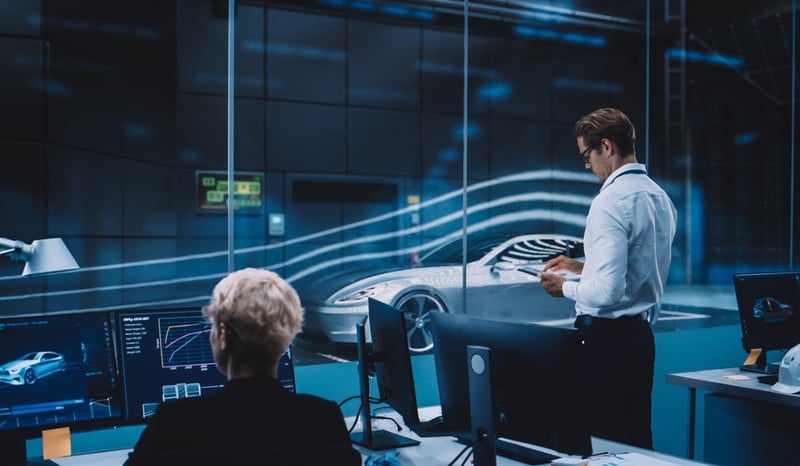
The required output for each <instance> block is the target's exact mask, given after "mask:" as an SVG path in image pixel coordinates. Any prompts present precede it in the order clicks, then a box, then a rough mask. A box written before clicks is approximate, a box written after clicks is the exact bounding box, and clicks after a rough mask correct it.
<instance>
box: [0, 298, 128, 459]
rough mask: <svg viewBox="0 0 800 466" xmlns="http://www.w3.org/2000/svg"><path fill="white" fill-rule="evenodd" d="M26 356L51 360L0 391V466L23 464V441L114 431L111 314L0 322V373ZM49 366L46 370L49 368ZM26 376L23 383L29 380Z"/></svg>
mask: <svg viewBox="0 0 800 466" xmlns="http://www.w3.org/2000/svg"><path fill="white" fill-rule="evenodd" d="M31 352H48V353H50V354H53V353H57V354H59V355H61V356H62V357H63V364H61V361H62V359H61V358H59V357H57V356H56V357H52V362H41V363H38V364H37V365H39V367H40V368H41V367H45V370H44V371H40V372H38V376H37V377H33V375H34V374H35V372H34V369H33V367H34V366H28V367H27V368H22V369H20V370H19V372H18V374H19V376H17V377H15V376H12V375H9V378H8V379H6V381H5V382H3V383H0V400H2V401H0V451H2V455H3V464H26V463H27V447H26V443H27V439H30V438H36V437H41V435H42V431H45V430H48V429H53V428H59V427H69V428H70V430H71V431H83V430H91V429H97V428H103V427H112V426H116V425H119V424H121V423H122V421H123V409H122V405H123V401H122V398H123V396H122V386H123V383H122V380H121V378H120V373H119V371H118V367H117V353H116V336H115V334H114V323H113V314H112V313H111V312H107V311H96V312H82V313H68V314H48V315H31V316H22V317H13V318H2V319H0V365H6V364H9V363H10V362H11V360H12V359H16V358H18V357H20V356H22V355H23V354H26V353H31ZM48 366H49V368H47V367H48ZM29 371H30V374H29V375H25V374H28V372H29Z"/></svg>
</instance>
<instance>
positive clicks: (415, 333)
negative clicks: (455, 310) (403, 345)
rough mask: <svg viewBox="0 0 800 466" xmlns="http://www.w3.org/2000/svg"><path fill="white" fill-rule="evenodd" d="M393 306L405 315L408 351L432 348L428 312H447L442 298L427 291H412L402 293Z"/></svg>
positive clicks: (422, 350)
mask: <svg viewBox="0 0 800 466" xmlns="http://www.w3.org/2000/svg"><path fill="white" fill-rule="evenodd" d="M394 307H396V308H398V309H400V310H401V311H403V314H404V315H405V318H406V337H407V338H408V349H409V351H411V352H412V353H424V352H426V351H429V350H430V349H431V348H433V338H432V337H431V319H430V313H431V312H447V309H446V308H445V306H444V303H442V300H441V299H439V298H438V297H436V296H434V295H432V294H431V293H429V292H425V291H414V292H411V293H408V294H405V295H403V296H402V297H401V298H400V299H398V300H397V302H396V303H395V304H394Z"/></svg>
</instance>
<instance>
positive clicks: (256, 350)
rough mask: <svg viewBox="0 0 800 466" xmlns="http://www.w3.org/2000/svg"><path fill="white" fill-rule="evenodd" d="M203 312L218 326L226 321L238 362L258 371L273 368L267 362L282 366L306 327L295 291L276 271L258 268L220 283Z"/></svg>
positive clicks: (237, 274) (235, 273)
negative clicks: (296, 337) (291, 346)
mask: <svg viewBox="0 0 800 466" xmlns="http://www.w3.org/2000/svg"><path fill="white" fill-rule="evenodd" d="M203 313H204V314H205V316H206V317H207V318H209V319H210V320H212V321H213V322H215V323H216V324H217V325H218V324H219V323H220V322H225V325H226V326H227V327H228V328H229V329H230V330H231V331H232V332H233V340H234V341H233V344H232V348H231V351H233V353H234V354H235V356H236V359H237V361H239V362H240V363H242V364H244V365H247V366H248V367H250V368H251V369H252V370H254V371H258V372H263V371H264V370H268V369H269V366H266V365H265V362H269V364H270V365H272V366H274V365H275V364H277V363H278V361H279V360H280V357H281V354H283V352H284V351H285V350H286V348H288V347H289V345H291V343H292V341H293V340H294V338H295V336H296V335H297V334H298V333H299V332H300V330H301V328H302V326H303V307H302V306H301V305H300V298H299V297H298V296H297V292H296V291H295V290H294V288H292V286H291V285H289V283H287V282H286V281H284V280H283V279H282V278H281V277H280V276H279V275H278V274H276V273H275V272H271V271H269V270H262V269H255V268H245V269H242V270H238V271H236V272H233V273H231V274H229V275H228V276H227V277H225V278H223V279H222V280H220V282H219V283H217V285H216V286H215V287H214V291H213V293H212V296H211V303H210V304H209V305H208V306H206V307H205V308H204V309H203ZM265 360H266V361H265Z"/></svg>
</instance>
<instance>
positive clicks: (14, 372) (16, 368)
mask: <svg viewBox="0 0 800 466" xmlns="http://www.w3.org/2000/svg"><path fill="white" fill-rule="evenodd" d="M21 370H22V368H21V367H15V368H13V369H9V370H8V373H9V374H11V375H17V374H19V371H21Z"/></svg>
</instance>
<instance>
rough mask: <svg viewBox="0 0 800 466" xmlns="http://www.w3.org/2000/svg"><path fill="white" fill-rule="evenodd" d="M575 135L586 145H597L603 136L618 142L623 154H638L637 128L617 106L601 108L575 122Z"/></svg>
mask: <svg viewBox="0 0 800 466" xmlns="http://www.w3.org/2000/svg"><path fill="white" fill-rule="evenodd" d="M575 137H582V138H583V142H584V144H585V145H586V147H590V146H597V145H599V144H600V140H601V139H603V138H607V139H610V140H612V141H614V142H615V143H616V144H617V147H619V152H620V154H621V155H623V156H626V155H635V154H636V147H635V144H636V128H634V126H633V123H631V120H630V118H628V116H627V115H625V113H623V112H622V111H621V110H618V109H616V108H600V109H597V110H595V111H593V112H591V113H589V114H586V115H584V116H582V117H581V118H580V119H579V120H578V121H576V122H575Z"/></svg>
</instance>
